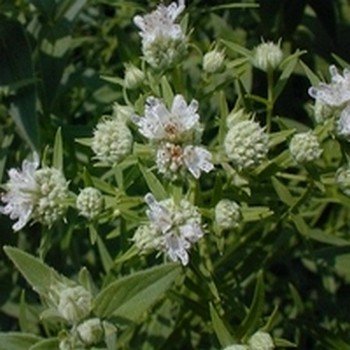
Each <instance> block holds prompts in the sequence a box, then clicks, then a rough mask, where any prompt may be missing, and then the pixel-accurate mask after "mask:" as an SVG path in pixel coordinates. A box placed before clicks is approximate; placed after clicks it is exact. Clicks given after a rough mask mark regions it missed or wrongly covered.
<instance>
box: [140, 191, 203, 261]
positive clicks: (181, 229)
mask: <svg viewBox="0 0 350 350" xmlns="http://www.w3.org/2000/svg"><path fill="white" fill-rule="evenodd" d="M145 201H146V203H147V204H148V206H149V210H147V212H146V213H147V216H148V218H149V220H150V226H149V228H151V230H152V232H153V233H152V234H153V235H154V239H155V240H154V242H155V244H154V248H155V249H157V250H160V251H163V252H165V253H166V254H167V255H168V256H169V258H170V259H171V260H172V261H181V263H182V264H183V265H187V264H188V261H189V255H188V250H189V249H190V248H191V246H192V244H193V243H195V242H197V241H198V240H199V239H200V238H201V237H203V235H204V232H203V230H202V227H201V216H200V214H199V212H198V210H197V208H196V207H195V206H193V205H192V204H191V203H189V202H188V201H186V200H184V199H183V200H181V201H180V203H178V204H176V203H175V201H174V200H173V199H172V198H170V199H166V200H163V201H161V202H157V201H156V199H155V198H154V197H153V195H152V194H151V193H148V194H147V195H146V196H145ZM155 233H156V234H157V235H156V234H155Z"/></svg>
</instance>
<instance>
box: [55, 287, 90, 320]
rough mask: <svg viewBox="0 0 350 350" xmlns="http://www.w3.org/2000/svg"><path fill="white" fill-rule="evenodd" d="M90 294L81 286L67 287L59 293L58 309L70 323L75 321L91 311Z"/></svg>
mask: <svg viewBox="0 0 350 350" xmlns="http://www.w3.org/2000/svg"><path fill="white" fill-rule="evenodd" d="M91 303H92V296H91V293H90V292H89V291H87V290H86V289H85V288H83V287H82V286H76V287H67V288H65V289H63V290H62V291H61V292H60V294H59V302H58V307H57V308H58V311H59V313H60V314H61V315H62V317H63V318H64V319H66V320H67V321H68V322H70V323H77V322H79V321H80V320H81V319H83V318H85V317H86V316H87V315H88V314H89V313H90V311H91V307H92V305H91Z"/></svg>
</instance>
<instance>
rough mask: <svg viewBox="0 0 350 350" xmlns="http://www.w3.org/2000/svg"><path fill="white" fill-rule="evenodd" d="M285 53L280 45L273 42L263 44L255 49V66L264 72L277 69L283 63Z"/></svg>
mask: <svg viewBox="0 0 350 350" xmlns="http://www.w3.org/2000/svg"><path fill="white" fill-rule="evenodd" d="M282 58H283V52H282V50H281V48H280V44H277V45H276V44H274V43H273V42H270V41H269V42H266V43H265V42H263V43H261V44H260V45H258V46H257V47H256V48H255V52H254V56H253V65H254V66H255V67H257V68H259V69H261V70H263V71H265V72H266V71H267V70H269V69H276V68H277V67H278V65H279V64H280V63H281V61H282Z"/></svg>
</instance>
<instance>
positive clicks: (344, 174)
mask: <svg viewBox="0 0 350 350" xmlns="http://www.w3.org/2000/svg"><path fill="white" fill-rule="evenodd" d="M335 182H336V183H337V185H338V187H339V189H340V190H341V191H342V192H343V193H344V194H345V195H347V196H350V166H349V165H345V166H343V167H341V168H339V169H338V170H337V172H336V173H335Z"/></svg>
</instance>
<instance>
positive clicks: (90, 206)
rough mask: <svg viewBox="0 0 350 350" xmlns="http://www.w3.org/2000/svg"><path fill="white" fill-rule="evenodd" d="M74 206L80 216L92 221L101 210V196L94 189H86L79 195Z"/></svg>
mask: <svg viewBox="0 0 350 350" xmlns="http://www.w3.org/2000/svg"><path fill="white" fill-rule="evenodd" d="M76 205H77V209H78V211H79V214H80V215H82V216H85V217H86V218H88V219H93V218H95V217H96V216H97V215H98V214H100V213H101V211H102V209H103V197H102V194H101V192H100V191H99V190H98V189H96V188H93V187H86V188H84V189H83V190H82V191H81V192H80V193H79V195H78V197H77V203H76Z"/></svg>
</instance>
